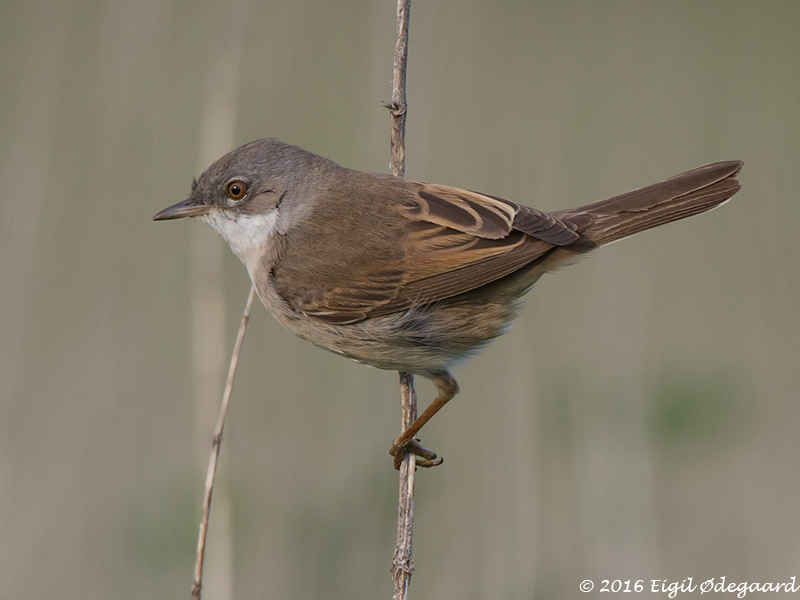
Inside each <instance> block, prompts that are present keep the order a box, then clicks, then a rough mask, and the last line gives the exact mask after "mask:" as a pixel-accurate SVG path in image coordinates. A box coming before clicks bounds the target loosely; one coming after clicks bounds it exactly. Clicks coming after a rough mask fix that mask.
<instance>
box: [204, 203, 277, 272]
mask: <svg viewBox="0 0 800 600" xmlns="http://www.w3.org/2000/svg"><path fill="white" fill-rule="evenodd" d="M200 219H201V220H202V221H204V222H205V223H208V225H209V226H210V227H211V228H212V229H213V230H214V231H216V232H217V233H218V234H220V235H221V236H222V238H223V239H224V240H225V241H226V242H228V244H229V245H230V247H231V250H233V253H234V254H235V255H236V256H238V257H239V259H240V260H241V261H242V262H243V263H244V265H245V266H246V267H247V270H248V271H250V270H251V268H252V267H255V263H256V262H257V261H258V260H259V259H260V258H261V257H262V256H263V255H264V253H265V252H266V251H267V248H268V247H269V242H270V238H272V236H273V235H275V234H276V233H277V230H278V209H277V208H275V209H273V210H271V211H270V212H268V213H266V214H262V215H232V214H231V213H229V212H227V211H224V210H222V209H218V208H216V209H212V210H211V211H210V212H209V213H208V214H206V215H203V216H202V217H200Z"/></svg>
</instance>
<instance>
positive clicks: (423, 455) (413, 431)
mask: <svg viewBox="0 0 800 600" xmlns="http://www.w3.org/2000/svg"><path fill="white" fill-rule="evenodd" d="M427 377H428V379H430V380H431V381H432V382H433V385H435V386H436V390H437V391H438V392H439V395H438V396H436V399H435V400H434V401H433V402H431V404H430V406H428V408H426V409H425V411H424V412H423V413H422V414H421V415H420V416H419V417H418V418H417V420H416V421H414V422H413V423H412V424H411V427H409V428H408V429H406V430H405V431H404V432H403V433H402V434H401V435H400V437H398V438H397V439H396V440H395V441H394V444H392V448H391V449H390V450H389V454H391V455H392V456H394V468H395V469H399V468H400V463H401V462H402V461H403V456H404V455H405V454H406V452H410V453H411V454H416V455H417V456H419V457H420V460H417V466H418V467H435V466H438V465H440V464H442V463H443V462H444V459H443V458H441V457H438V456H437V454H436V452H434V451H433V450H429V449H428V448H424V447H423V446H422V445H420V443H419V441H418V440H417V439H416V435H417V433H419V430H420V429H422V426H423V425H425V423H427V422H428V421H430V420H431V418H433V415H435V414H436V413H437V412H439V410H440V409H441V408H442V407H443V406H444V405H445V404H447V403H448V401H450V400H451V399H452V398H453V396H455V395H456V394H457V393H458V382H457V381H456V380H455V377H453V376H452V375H451V374H450V373H448V372H447V371H436V372H435V373H431V374H430V375H428V376H427Z"/></svg>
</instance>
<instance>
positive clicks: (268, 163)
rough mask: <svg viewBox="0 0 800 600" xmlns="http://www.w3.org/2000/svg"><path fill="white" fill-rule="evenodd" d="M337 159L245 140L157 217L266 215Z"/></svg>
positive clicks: (276, 143) (272, 140) (279, 144)
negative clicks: (287, 194)
mask: <svg viewBox="0 0 800 600" xmlns="http://www.w3.org/2000/svg"><path fill="white" fill-rule="evenodd" d="M331 168H333V169H338V168H340V167H339V166H338V165H336V163H334V162H332V161H330V160H328V159H326V158H322V157H321V156H317V155H316V154H312V153H311V152H307V151H306V150H303V149H302V148H299V147H297V146H292V145H291V144H285V143H283V142H280V141H278V140H276V139H275V138H264V139H260V140H256V141H254V142H250V143H248V144H245V145H244V146H240V147H239V148H236V150H233V151H231V152H229V153H228V154H226V155H225V156H223V157H222V158H220V159H219V160H218V161H216V162H215V163H214V164H212V165H211V166H210V167H208V169H206V170H205V172H204V173H203V174H202V175H201V176H200V178H199V179H197V180H195V181H194V182H192V193H191V195H190V196H189V198H187V199H186V200H184V201H183V202H179V203H178V204H175V205H173V206H170V207H169V208H166V209H164V210H162V211H161V212H160V213H158V214H157V215H156V216H154V217H153V220H155V221H166V220H169V219H181V218H183V217H201V218H202V219H203V220H204V221H207V220H208V219H207V218H205V217H208V216H209V215H211V214H212V213H216V212H219V211H222V212H224V213H226V215H227V217H228V218H232V219H236V218H238V217H239V216H241V215H263V214H267V213H269V212H270V211H271V210H273V209H275V207H276V206H277V205H278V203H279V202H280V201H281V199H282V198H283V196H284V195H285V194H286V193H287V192H288V191H290V190H291V191H295V192H301V191H302V190H303V189H304V188H306V187H308V186H309V185H313V184H314V183H315V182H317V181H318V180H319V179H320V177H321V176H322V175H323V174H324V172H325V171H326V170H330V169H331Z"/></svg>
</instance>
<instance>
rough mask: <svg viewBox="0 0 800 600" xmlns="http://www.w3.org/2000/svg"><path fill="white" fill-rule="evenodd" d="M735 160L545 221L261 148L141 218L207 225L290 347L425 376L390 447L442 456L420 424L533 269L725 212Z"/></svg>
mask: <svg viewBox="0 0 800 600" xmlns="http://www.w3.org/2000/svg"><path fill="white" fill-rule="evenodd" d="M742 165H743V163H742V162H741V161H735V160H733V161H721V162H715V163H711V164H708V165H705V166H702V167H698V168H696V169H692V170H691V171H687V172H685V173H682V174H680V175H676V176H674V177H671V178H669V179H666V180H664V181H661V182H659V183H655V184H653V185H649V186H646V187H641V188H638V189H636V190H633V191H630V192H627V193H624V194H621V195H618V196H614V197H612V198H609V199H607V200H601V201H599V202H594V203H591V204H585V205H582V206H578V207H575V208H570V209H565V210H557V211H552V212H544V211H541V210H538V209H536V208H532V207H530V206H526V205H524V204H518V203H516V202H511V201H509V200H505V199H503V198H499V197H497V196H492V195H488V194H483V193H478V192H474V191H470V190H466V189H461V188H457V187H451V186H448V185H439V184H432V183H425V182H422V181H416V180H413V179H405V178H401V177H395V176H392V175H387V174H382V173H366V172H361V171H357V170H353V169H348V168H345V167H342V166H340V165H338V164H337V163H335V162H333V161H332V160H329V159H327V158H323V157H321V156H318V155H316V154H314V153H312V152H309V151H306V150H304V149H302V148H300V147H298V146H294V145H291V144H287V143H284V142H281V141H278V140H276V139H274V138H264V139H259V140H255V141H252V142H250V143H247V144H245V145H243V146H240V147H239V148H236V149H235V150H233V151H231V152H229V153H228V154H226V155H225V156H223V157H222V158H220V159H219V160H217V161H216V162H215V163H213V164H212V165H211V166H209V167H208V168H207V169H206V170H205V171H204V172H203V174H202V175H200V177H199V179H196V180H194V181H193V182H192V186H191V193H190V195H189V197H188V198H187V199H186V200H184V201H182V202H179V203H177V204H174V205H172V206H170V207H168V208H166V209H164V210H162V211H161V212H159V213H158V214H156V215H155V216H154V217H153V219H154V220H156V221H165V220H172V219H180V218H186V217H194V218H198V219H200V220H201V221H203V222H205V223H206V224H208V225H209V226H211V228H212V229H214V230H215V231H216V232H217V233H219V234H220V235H221V236H222V238H223V239H224V240H225V241H226V242H227V243H228V244H229V245H230V248H231V250H232V251H233V253H234V254H236V256H238V257H239V259H240V260H241V261H242V263H243V264H244V266H245V268H246V269H247V272H248V274H249V276H250V279H251V280H252V283H253V285H254V286H255V288H256V291H257V293H258V296H259V298H260V299H261V302H262V303H263V304H264V306H265V307H266V308H267V309H268V310H269V311H270V312H271V313H272V315H273V316H274V317H275V319H276V320H277V321H278V322H279V323H280V324H281V325H283V326H284V327H286V328H287V329H289V330H290V331H292V332H294V333H295V334H297V335H298V336H299V337H301V338H303V339H305V340H307V341H309V342H311V343H312V344H315V345H316V346H319V347H320V348H324V349H325V350H329V351H331V352H334V353H336V354H339V355H341V356H344V357H347V358H349V359H352V360H354V361H357V362H360V363H364V364H367V365H371V366H373V367H378V368H380V369H391V370H396V371H400V372H408V373H413V374H416V375H419V376H422V377H425V378H427V379H429V380H430V381H431V382H432V383H433V385H434V386H435V388H436V391H437V396H436V398H435V399H434V400H433V401H432V402H431V404H430V405H429V406H428V407H427V408H426V409H425V411H424V412H423V413H422V414H421V415H420V416H419V417H418V418H417V420H416V421H415V422H414V423H413V424H412V425H411V426H410V427H408V428H407V429H406V430H405V431H404V432H403V433H402V434H401V435H400V436H399V437H398V438H397V439H396V440H394V443H393V444H392V447H391V449H390V454H391V455H392V456H393V457H394V466H395V468H399V465H400V462H401V461H402V458H403V456H404V455H405V454H406V453H408V452H411V453H413V454H415V455H417V457H418V460H417V466H421V467H431V466H436V465H439V464H441V462H442V458H441V457H440V456H438V454H437V453H436V452H434V451H432V450H430V449H428V448H425V447H423V446H422V445H421V444H420V442H419V440H418V439H417V434H418V433H419V430H420V429H421V428H422V426H423V425H425V424H426V423H427V422H428V421H429V420H430V419H431V418H432V417H433V416H434V415H435V414H436V413H437V412H438V411H439V410H440V409H441V408H442V407H443V406H444V405H445V404H447V402H448V401H450V400H451V399H452V398H453V397H454V396H455V395H456V394H457V393H458V392H459V385H458V382H457V381H456V379H455V377H453V375H452V372H451V371H452V369H453V368H454V367H455V366H456V365H458V364H459V363H462V362H463V361H465V360H466V359H467V358H469V357H471V356H472V355H473V354H475V353H476V352H477V351H478V350H480V349H481V348H483V347H484V346H486V345H487V344H488V343H489V342H491V341H492V340H494V339H495V338H497V337H498V336H500V335H502V334H503V333H505V332H507V331H508V330H509V328H510V327H511V324H512V323H513V321H514V319H515V318H516V316H517V315H518V314H519V311H520V309H521V305H522V299H523V296H524V295H525V294H526V293H527V292H528V291H529V290H530V289H531V287H532V286H533V285H534V283H536V282H537V281H538V280H539V278H540V277H541V276H542V275H544V274H545V273H548V272H551V271H554V270H555V269H558V268H560V267H562V266H566V265H568V264H571V263H574V262H576V261H577V260H578V259H579V258H580V257H581V256H583V255H585V254H586V253H588V252H591V251H592V250H594V249H596V248H598V247H600V246H603V245H606V244H609V243H611V242H615V241H617V240H620V239H622V238H626V237H629V236H632V235H634V234H636V233H639V232H642V231H645V230H647V229H651V228H653V227H658V226H660V225H664V224H666V223H671V222H672V221H677V220H679V219H684V218H686V217H690V216H693V215H696V214H699V213H703V212H706V211H708V210H711V209H713V208H716V207H718V206H720V205H721V204H723V203H725V202H727V201H728V200H729V199H730V198H731V197H732V196H733V195H734V194H735V193H736V192H737V191H738V190H739V189H740V183H739V181H738V180H737V178H736V177H737V174H738V173H739V171H740V169H741V168H742Z"/></svg>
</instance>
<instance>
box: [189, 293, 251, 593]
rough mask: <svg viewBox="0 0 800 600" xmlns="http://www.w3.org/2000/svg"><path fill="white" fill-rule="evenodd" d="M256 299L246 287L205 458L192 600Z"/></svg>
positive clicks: (200, 574)
mask: <svg viewBox="0 0 800 600" xmlns="http://www.w3.org/2000/svg"><path fill="white" fill-rule="evenodd" d="M255 295H256V286H255V285H253V286H251V287H250V294H249V295H248V296H247V303H246V304H245V307H244V313H243V314H242V322H241V324H240V325H239V334H238V335H237V336H236V344H235V345H234V347H233V355H232V356H231V364H230V366H229V367H228V381H227V382H226V383H225V391H224V392H223V394H222V406H221V407H220V409H219V417H218V418H217V427H216V429H215V430H214V437H213V440H212V442H211V456H209V458H208V471H206V492H205V495H204V496H203V512H202V516H201V517H200V532H199V534H198V537H197V559H196V561H195V565H194V582H193V583H192V598H193V599H196V600H200V593H201V590H202V588H203V558H204V556H205V552H206V535H207V534H208V517H209V514H210V513H211V494H212V492H213V491H214V479H215V477H216V474H217V462H218V460H219V450H220V445H221V444H222V430H223V429H224V428H225V417H226V415H227V414H228V404H229V403H230V400H231V391H232V390H233V379H234V377H235V376H236V367H237V366H238V364H239V352H240V351H241V349H242V341H243V340H244V333H245V331H246V330H247V322H248V320H249V319H250V309H252V308H253V299H254V298H255Z"/></svg>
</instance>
